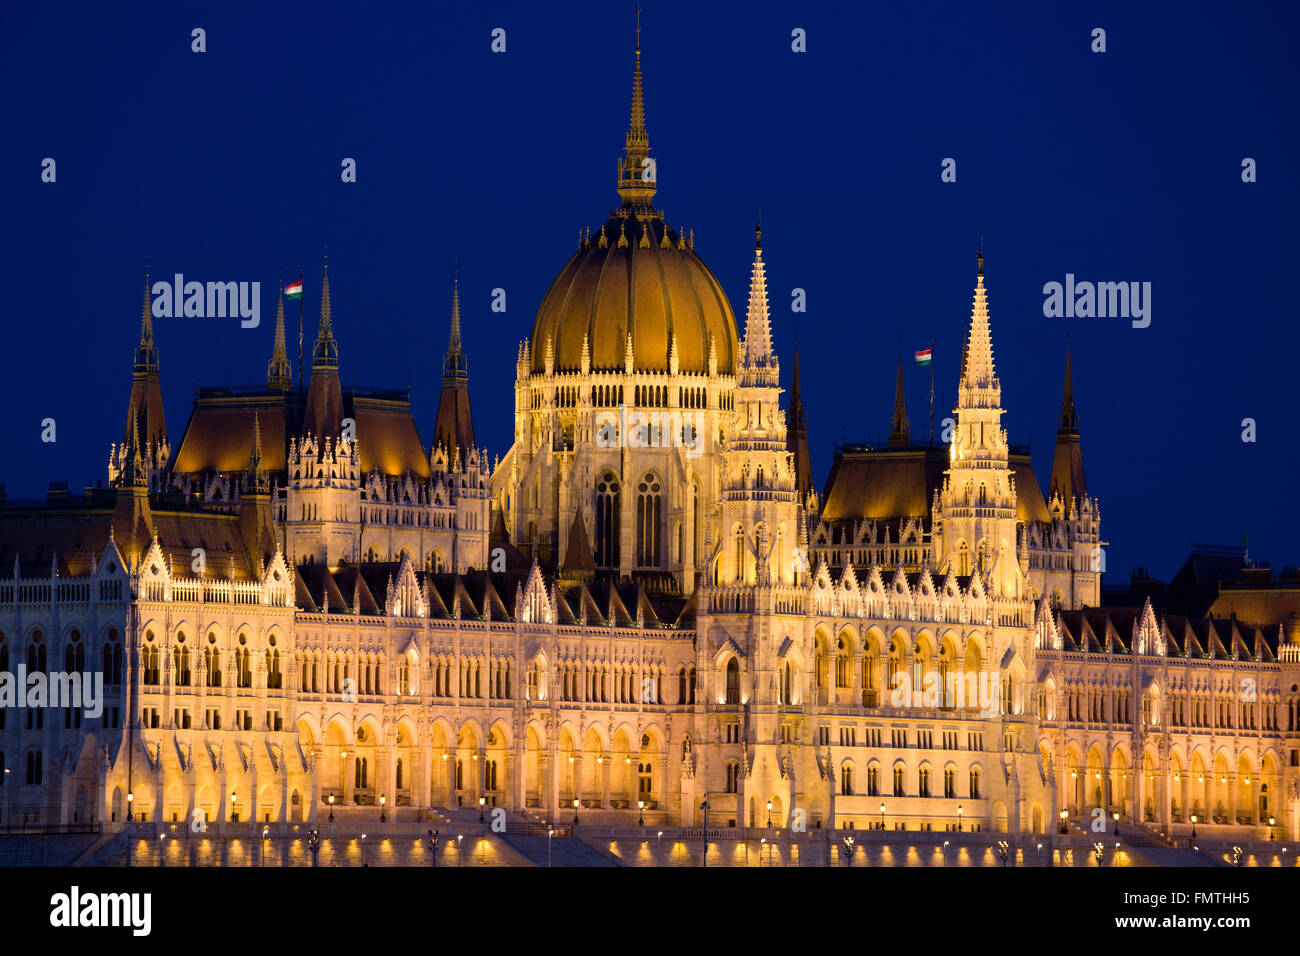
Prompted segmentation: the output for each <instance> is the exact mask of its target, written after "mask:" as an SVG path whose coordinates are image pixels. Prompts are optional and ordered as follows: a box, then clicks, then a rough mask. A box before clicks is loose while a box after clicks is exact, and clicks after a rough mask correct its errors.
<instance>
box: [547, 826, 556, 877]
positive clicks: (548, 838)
mask: <svg viewBox="0 0 1300 956" xmlns="http://www.w3.org/2000/svg"><path fill="white" fill-rule="evenodd" d="M553 836H555V827H551V828H550V829H549V830H547V831H546V868H547V869H548V870H549V869H550V868H551V837H553Z"/></svg>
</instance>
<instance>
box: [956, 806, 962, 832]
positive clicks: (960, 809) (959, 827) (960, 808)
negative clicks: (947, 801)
mask: <svg viewBox="0 0 1300 956" xmlns="http://www.w3.org/2000/svg"><path fill="white" fill-rule="evenodd" d="M962 812H963V811H962V805H961V804H960V803H959V804H957V832H958V833H961V815H962Z"/></svg>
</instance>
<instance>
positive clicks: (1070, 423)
mask: <svg viewBox="0 0 1300 956" xmlns="http://www.w3.org/2000/svg"><path fill="white" fill-rule="evenodd" d="M1056 433H1057V434H1058V435H1077V434H1079V415H1078V413H1077V412H1075V410H1074V374H1073V371H1072V369H1071V364H1070V346H1069V343H1066V346H1065V397H1064V398H1063V399H1062V400H1061V422H1060V425H1059V426H1058V427H1057V431H1056Z"/></svg>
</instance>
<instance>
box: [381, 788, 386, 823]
mask: <svg viewBox="0 0 1300 956" xmlns="http://www.w3.org/2000/svg"><path fill="white" fill-rule="evenodd" d="M379 822H380V823H387V822H388V794H385V793H381V794H380V795H379Z"/></svg>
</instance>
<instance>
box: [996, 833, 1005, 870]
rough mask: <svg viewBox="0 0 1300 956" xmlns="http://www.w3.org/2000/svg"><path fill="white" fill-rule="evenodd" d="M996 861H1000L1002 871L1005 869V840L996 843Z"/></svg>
mask: <svg viewBox="0 0 1300 956" xmlns="http://www.w3.org/2000/svg"><path fill="white" fill-rule="evenodd" d="M998 859H1000V860H1001V861H1002V867H1003V869H1006V865H1007V841H1006V840H999V841H998Z"/></svg>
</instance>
